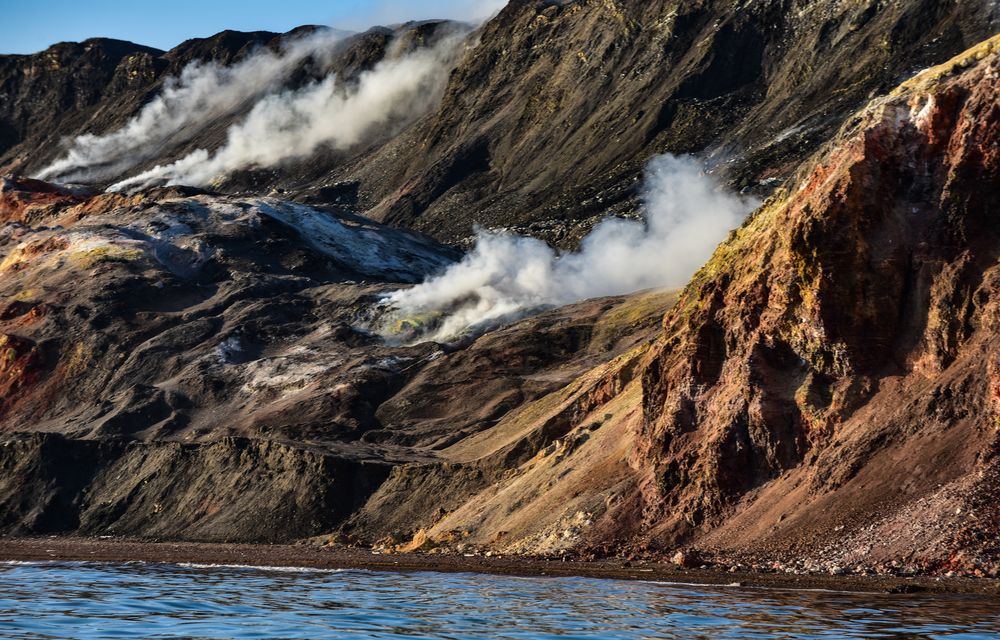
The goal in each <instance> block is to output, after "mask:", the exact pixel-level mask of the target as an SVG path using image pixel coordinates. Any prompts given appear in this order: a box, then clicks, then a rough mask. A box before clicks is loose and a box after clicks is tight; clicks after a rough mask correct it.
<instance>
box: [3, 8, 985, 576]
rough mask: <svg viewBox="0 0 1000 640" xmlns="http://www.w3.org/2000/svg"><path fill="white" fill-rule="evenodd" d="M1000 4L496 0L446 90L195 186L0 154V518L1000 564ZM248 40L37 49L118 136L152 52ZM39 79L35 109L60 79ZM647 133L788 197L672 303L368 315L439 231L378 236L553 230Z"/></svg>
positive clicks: (263, 536)
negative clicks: (310, 153)
mask: <svg viewBox="0 0 1000 640" xmlns="http://www.w3.org/2000/svg"><path fill="white" fill-rule="evenodd" d="M681 5H683V6H681ZM972 5H976V6H975V7H973V6H972ZM442 24H444V23H438V22H433V23H421V24H417V25H412V24H411V25H407V26H404V27H401V28H400V29H398V30H395V31H390V30H375V31H372V32H369V33H367V34H364V35H362V36H358V38H357V39H354V40H350V42H351V43H353V44H351V45H349V46H348V47H347V48H346V49H343V50H341V54H342V55H341V56H340V57H337V58H336V59H337V60H339V62H336V63H335V64H341V65H345V66H344V69H348V68H354V69H362V68H364V67H365V65H369V64H371V63H372V61H374V60H377V59H379V56H381V55H384V47H385V44H386V43H387V42H388V41H389V40H393V39H399V38H411V39H412V42H409V45H408V46H413V47H419V46H423V45H424V44H425V43H424V42H423V36H425V35H429V34H432V33H433V32H435V31H436V30H437V29H438V28H441V25H442ZM994 25H995V16H994V15H992V14H991V13H990V11H983V9H982V7H981V6H980V5H979V3H940V2H923V1H922V0H914V1H911V2H898V3H881V2H874V1H872V2H867V1H866V2H861V3H857V2H851V3H828V2H822V3H821V2H811V1H803V2H794V3H788V2H780V3H779V2H759V3H751V5H748V6H746V7H743V8H742V9H741V10H739V11H737V10H735V9H734V8H733V5H732V3H728V2H714V1H711V0H709V1H706V2H701V3H695V4H693V5H692V4H690V3H680V4H678V3H676V2H672V1H669V2H668V1H667V0H662V1H659V0H658V1H656V2H647V3H638V2H619V1H613V0H602V1H600V2H598V1H597V0H592V1H584V0H577V1H571V2H546V3H537V2H528V1H526V0H515V1H514V2H511V3H510V5H509V6H508V7H507V8H506V9H505V10H504V11H503V12H502V13H501V14H500V15H499V16H498V17H497V18H496V19H495V20H493V21H491V22H490V23H488V24H487V25H486V26H485V27H484V28H483V29H482V30H481V31H480V32H478V33H477V34H476V37H478V38H479V44H478V46H477V47H476V48H474V49H471V50H470V51H467V52H466V56H465V57H464V58H463V59H462V60H461V61H460V62H459V63H458V67H457V69H456V70H455V71H454V72H453V73H452V75H451V79H450V86H449V89H448V91H447V92H446V94H445V96H444V98H443V102H442V104H441V105H440V107H439V108H438V109H436V110H433V111H432V112H431V113H429V114H427V115H426V116H425V117H424V118H422V119H421V120H420V121H418V122H416V123H414V124H413V125H412V126H410V127H409V128H407V129H405V130H404V131H402V132H401V133H399V135H390V134H388V133H387V135H386V137H387V139H386V140H379V141H377V142H375V143H373V144H372V145H371V146H368V147H365V148H364V149H361V148H358V149H354V150H352V151H351V152H350V153H346V154H341V155H337V156H336V158H334V157H333V156H323V157H322V158H319V157H317V158H311V159H310V160H309V161H305V162H299V163H290V164H288V165H283V166H282V167H281V168H280V169H279V170H275V171H271V172H253V171H251V172H247V173H246V175H234V176H230V177H229V179H227V180H226V181H223V182H221V183H220V184H219V188H218V192H208V191H202V190H199V189H194V188H190V187H167V188H156V189H148V190H143V191H138V192H136V193H133V194H119V193H101V192H100V191H99V190H96V189H91V188H89V187H76V186H73V187H70V186H61V185H53V184H48V183H45V182H41V181H38V180H31V179H27V178H23V177H15V176H10V177H8V178H4V180H3V183H2V185H0V224H2V225H3V226H2V228H0V532H2V533H17V534H43V533H44V534H69V533H83V534H96V535H129V536H147V537H156V538H173V539H197V540H248V541H268V542H270V541H289V540H295V539H302V538H308V537H313V536H319V535H321V534H323V535H324V537H323V539H324V540H331V539H332V540H337V541H340V542H343V543H348V544H359V545H365V546H376V547H378V548H381V549H383V550H386V551H396V550H422V551H433V550H447V551H462V552H470V551H483V552H498V553H530V554H542V555H566V554H577V555H582V556H593V555H600V556H609V555H620V556H629V557H631V556H634V555H638V556H643V555H644V556H656V557H659V558H662V559H676V560H675V562H677V563H678V564H679V565H681V566H695V565H698V566H700V563H721V562H726V563H734V564H735V563H739V564H743V565H744V566H752V567H756V568H768V569H771V568H777V569H779V570H790V571H833V572H841V571H847V570H857V571H864V570H874V571H890V572H900V571H931V572H949V571H957V572H962V573H968V574H972V575H994V576H1000V547H998V546H997V542H996V540H997V536H998V535H1000V509H998V507H997V505H998V504H1000V458H998V454H1000V357H998V355H997V354H1000V307H998V304H1000V302H998V301H1000V266H998V264H1000V263H998V260H1000V226H998V225H997V220H996V219H995V218H996V215H997V213H996V212H997V211H1000V93H998V89H997V87H998V86H1000V36H994V37H993V38H992V39H984V38H985V37H986V36H988V35H990V33H991V29H994ZM271 37H272V36H270V35H269V34H251V35H240V34H231V33H230V34H223V35H220V36H218V37H217V38H216V39H213V40H211V41H204V42H194V43H187V44H186V45H183V46H182V47H180V48H179V49H178V50H175V51H174V52H170V53H167V54H161V53H159V52H155V51H147V50H138V49H136V48H135V47H132V46H131V45H125V44H122V43H114V44H113V46H112V44H109V43H107V42H95V43H91V44H87V45H83V46H84V49H85V50H86V51H85V53H79V52H77V53H74V54H72V55H70V54H67V55H69V58H67V59H66V60H67V61H66V62H61V63H60V64H61V65H62V64H69V65H70V66H71V67H72V65H73V64H79V65H81V66H80V67H79V69H77V68H76V67H72V69H75V71H71V72H67V73H78V74H80V77H85V78H92V79H93V82H94V83H96V84H100V83H102V82H103V83H105V84H103V85H101V86H102V87H104V89H102V90H100V91H97V92H96V93H86V95H84V94H81V97H79V100H77V102H75V103H74V105H76V106H73V107H72V108H69V107H67V108H66V109H65V120H59V117H61V116H58V114H56V112H51V113H50V112H42V111H39V112H38V116H37V117H39V118H42V119H43V120H45V119H48V120H46V122H52V123H53V124H54V126H55V129H56V130H58V129H59V127H60V126H63V124H65V126H66V127H68V128H64V129H63V130H62V131H63V133H65V134H70V133H78V132H80V131H82V130H84V128H86V127H92V129H91V130H94V131H97V130H100V129H101V127H110V126H112V124H113V123H112V120H113V119H114V118H126V117H127V115H128V113H130V111H129V109H131V108H132V106H130V105H133V103H132V102H129V100H132V99H133V98H134V100H135V102H134V106H137V105H138V104H141V102H142V101H143V100H144V99H146V98H148V97H149V95H150V94H149V92H151V91H153V90H154V87H155V86H156V83H157V82H162V81H163V78H164V77H165V74H166V73H167V69H168V68H170V69H175V70H176V68H177V67H176V65H180V64H182V61H184V60H190V59H194V58H198V59H224V60H223V62H231V61H232V60H234V59H237V58H238V57H239V56H241V55H246V52H247V51H249V50H250V49H249V48H252V47H253V46H255V45H256V44H261V45H265V46H276V44H275V42H274V41H272V40H270V39H269V38H271ZM976 40H982V41H981V42H980V43H979V44H977V45H975V46H973V47H972V48H970V49H968V50H967V51H965V52H964V53H959V52H960V50H961V49H962V48H963V47H965V46H966V45H969V44H974V42H975V41H976ZM373 42H374V43H375V44H372V43H373ZM378 42H381V43H382V45H378ZM365 43H367V44H365ZM370 46H371V47H374V48H369V47H370ZM380 46H381V47H382V48H381V49H380V48H379V47H380ZM67 47H69V48H67ZM351 47H354V48H353V49H352V48H351ZM64 49H65V50H66V51H70V50H71V49H72V47H71V46H69V45H59V46H57V47H56V48H54V49H53V50H51V51H57V52H59V51H63V50H64ZM51 51H50V53H46V54H39V56H35V57H31V58H30V59H20V58H19V59H17V60H13V61H12V59H4V60H2V61H0V63H2V64H0V70H2V69H5V68H10V66H11V65H14V66H15V67H17V68H18V69H20V70H19V71H18V72H17V73H22V71H23V69H24V68H26V67H25V66H24V65H28V67H31V65H37V64H42V63H43V62H44V61H45V60H48V59H49V58H51V56H52V55H54V54H51ZM73 51H75V50H73ZM378 51H382V53H378ZM365 52H369V53H371V52H375V53H371V55H368V54H367V53H365ZM71 53H72V51H71ZM954 53H959V55H958V57H955V58H952V59H950V60H948V61H946V62H944V63H943V64H939V65H937V66H929V67H928V68H926V69H923V70H921V71H919V73H913V72H915V71H917V70H916V69H913V68H911V67H912V66H913V65H915V64H920V65H924V63H925V62H929V61H934V62H942V61H944V60H947V58H948V57H949V56H951V55H952V54H954ZM60 55H61V54H60ZM46 56H49V57H46ZM87 56H91V57H92V58H93V59H91V57H87ZM116 56H117V57H116ZM136 56H138V57H139V58H143V59H145V58H148V62H149V65H148V66H149V68H150V69H153V70H154V71H155V73H154V72H152V71H151V72H150V73H151V75H150V76H149V78H148V82H147V81H141V82H140V81H138V80H137V82H138V83H139V84H138V85H137V86H136V88H135V89H134V93H129V94H128V95H129V96H133V98H128V99H125V98H122V104H124V105H126V106H125V107H124V108H123V109H122V110H121V112H120V113H118V112H115V111H114V110H113V109H112V108H111V107H110V106H109V104H108V103H105V102H104V101H103V100H104V99H103V98H100V97H97V96H98V94H101V92H102V91H103V92H104V95H106V96H113V95H118V96H119V97H122V96H125V95H126V94H120V93H119V94H116V93H115V92H114V91H113V90H112V89H110V88H108V87H110V86H111V85H109V84H107V83H111V84H114V81H113V78H114V77H115V75H116V74H118V73H119V71H120V70H121V65H122V64H125V63H124V62H123V61H124V60H127V59H128V60H131V59H133V58H134V59H135V60H138V59H139V58H136ZM227 56H228V57H227ZM57 57H58V56H57ZM60 59H62V58H60ZM831 60H833V63H830V61H831ZM73 61H76V62H73ZM129 64H132V63H129ZM136 64H138V63H136ZM2 65H7V67H3V66H2ZM163 65H167V66H166V67H164V68H163V69H160V66H163ZM169 65H175V66H173V67H170V66H169ZM352 65H354V66H352ZM32 68H34V67H32ZM157 69H158V70H157ZM299 71H300V72H302V73H305V74H306V76H305V77H300V78H299V80H300V81H308V79H309V78H313V76H312V75H309V74H310V73H312V72H310V71H308V70H305V71H303V70H301V69H300V70H299ZM313 71H315V70H313ZM38 73H39V74H42V75H41V76H39V78H36V79H35V80H33V81H32V82H37V83H38V84H31V87H33V88H31V89H30V91H29V90H27V89H25V90H23V91H22V90H21V89H18V91H20V93H18V95H19V96H22V97H21V98H18V100H20V101H21V104H22V106H24V105H29V106H28V107H24V108H25V109H27V110H26V111H24V112H25V113H28V112H30V108H29V107H30V100H31V99H32V98H31V96H34V95H35V93H36V92H38V95H42V94H46V95H47V93H46V92H49V91H51V92H56V93H58V92H61V91H63V88H64V86H63V85H64V83H65V82H67V80H66V77H64V70H63V67H62V66H60V68H59V69H57V70H53V74H52V76H51V77H48V79H46V76H45V75H44V73H43V72H42V71H38ZM348 73H349V72H348ZM126 75H129V74H126ZM129 77H131V76H129ZM139 85H141V86H139ZM4 86H7V85H4ZM18 86H21V85H18ZM24 86H28V85H24ZM115 86H117V85H115ZM4 90H5V91H7V89H4ZM143 96H145V98H144V97H143ZM15 102H17V100H15ZM8 103H9V101H8V102H4V103H0V104H2V105H7V106H9V104H8ZM7 106H4V107H3V108H7ZM19 108H20V107H19ZM15 111H16V110H15ZM9 113H14V111H10V112H9ZM18 113H20V112H18ZM101 113H104V114H107V117H108V120H107V121H103V120H101V118H103V117H104V116H99V114H101ZM46 114H47V115H46ZM10 117H11V116H9V114H8V112H3V114H0V118H7V120H0V122H4V123H8V122H15V121H16V122H15V124H16V126H13V125H10V126H8V124H4V125H3V126H5V127H7V129H3V130H0V138H2V136H3V135H7V134H4V133H3V131H8V132H9V131H13V133H12V134H10V135H8V138H7V139H8V140H14V142H13V143H11V145H13V146H8V147H7V149H8V152H7V153H8V155H7V156H4V157H5V158H6V159H8V160H9V159H11V158H14V157H15V156H16V157H17V158H21V160H18V161H19V162H21V163H22V166H29V165H32V163H35V162H36V159H35V156H31V157H29V156H28V155H25V154H26V153H27V151H28V150H30V147H31V145H34V144H38V143H39V141H45V140H48V139H49V138H47V137H45V136H52V135H55V134H54V133H53V132H52V131H48V132H45V133H39V132H38V131H36V129H37V123H35V124H31V123H29V122H27V121H23V122H22V121H21V120H17V119H16V118H14V120H10ZM84 121H86V122H87V123H89V124H87V125H84V124H83V123H84ZM118 122H120V120H119V121H118ZM60 123H62V124H60ZM66 123H69V124H66ZM219 126H220V127H222V128H216V129H214V130H213V132H214V133H213V132H208V133H206V137H204V138H203V139H202V140H200V141H201V142H203V141H204V140H212V139H213V138H212V135H216V136H217V137H216V138H215V139H216V140H218V139H219V136H222V135H223V131H224V126H225V122H224V121H223V122H221V124H220V125H219ZM392 133H396V132H392ZM11 136H13V137H11ZM0 142H2V140H0ZM666 150H673V151H697V150H701V151H705V153H706V156H707V157H709V158H710V159H711V158H714V159H715V160H719V159H720V158H722V157H725V158H726V159H727V163H726V164H727V166H728V167H729V168H728V169H727V171H729V175H730V177H731V178H732V180H734V181H735V182H736V183H738V184H740V185H741V186H746V187H749V188H751V189H754V188H757V187H762V186H766V187H767V189H766V190H767V191H773V193H771V195H770V197H769V199H768V200H767V201H766V202H765V203H764V204H763V205H762V206H761V207H760V208H759V209H758V210H757V211H756V212H755V213H754V214H753V215H752V216H751V217H750V218H749V219H748V220H747V221H746V222H745V224H743V225H742V226H741V227H740V228H739V229H736V230H735V231H733V232H732V233H731V234H730V236H729V238H728V239H727V240H726V241H725V242H723V243H722V245H721V246H720V247H719V248H718V250H717V251H716V253H715V254H714V256H713V257H712V258H711V260H710V261H709V262H708V263H707V264H706V265H705V266H704V267H703V268H702V269H701V270H700V271H699V272H698V273H697V274H695V276H694V278H693V279H692V280H691V282H690V284H688V286H687V287H686V288H685V289H684V290H683V291H682V292H668V291H646V292H639V293H636V294H633V295H630V296H621V297H614V298H602V299H596V300H590V301H585V302H581V303H577V304H574V305H569V306H566V307H562V308H557V309H549V310H547V311H545V312H544V313H539V314H537V315H534V316H532V317H528V318H525V319H522V320H520V321H518V322H513V323H510V324H508V325H507V326H502V327H500V328H498V329H496V330H494V331H491V332H489V333H486V334H485V335H478V336H465V337H464V338H463V339H461V340H457V341H454V342H451V343H440V344H439V343H433V342H424V343H419V344H408V343H406V334H405V331H397V332H396V333H395V334H393V335H392V336H391V337H390V338H389V339H386V336H384V335H381V334H380V332H383V333H384V332H385V329H386V328H385V326H384V324H382V323H384V322H386V318H387V317H392V316H391V313H390V312H389V311H388V310H387V309H386V308H385V306H384V304H383V303H382V300H383V298H384V296H385V295H386V294H387V293H388V292H390V291H393V290H396V289H399V288H401V287H406V286H409V285H410V284H413V283H415V282H419V281H420V280H422V279H423V278H424V277H426V276H427V275H429V274H432V273H436V272H439V271H440V270H441V269H443V268H444V267H446V266H447V265H449V264H451V263H452V262H453V261H455V260H456V259H458V258H459V257H460V255H461V254H460V252H459V251H457V250H456V249H455V248H453V247H450V246H447V245H444V244H440V243H439V242H438V241H437V240H434V239H431V238H430V237H428V236H425V235H421V234H420V233H419V232H418V231H413V230H403V229H400V228H399V227H400V226H415V227H418V228H419V229H423V230H426V231H431V232H433V233H434V234H435V235H437V236H439V239H440V238H447V239H457V238H461V237H463V235H464V234H465V233H466V232H467V231H468V229H469V228H470V225H471V224H472V223H473V222H475V221H479V222H486V223H489V224H493V223H497V224H500V223H502V224H503V225H504V226H517V225H525V228H530V230H531V231H532V233H536V235H541V236H546V237H551V238H553V239H558V240H559V241H560V242H564V243H565V244H572V242H573V237H574V234H576V233H577V231H579V229H582V228H585V227H586V226H587V225H586V224H584V222H585V219H586V218H587V216H593V215H597V214H601V213H605V212H607V211H612V212H619V213H624V212H630V211H632V208H633V204H632V203H631V198H632V196H633V195H634V191H635V187H634V183H635V180H634V178H635V176H636V175H637V172H638V171H639V170H640V169H641V167H642V165H643V163H644V162H645V161H646V159H647V158H648V156H649V155H650V154H652V153H658V152H661V151H666ZM183 151H184V149H183V145H182V146H181V147H179V148H177V149H172V150H170V151H169V152H168V153H167V154H166V156H165V157H166V158H167V159H169V158H172V157H176V156H175V155H174V154H177V153H181V152H183ZM45 153H48V150H42V151H40V152H39V155H38V156H37V158H38V160H37V162H38V163H41V162H42V160H43V158H44V154H45ZM11 154H13V155H11ZM320 155H322V154H320ZM334 155H336V154H334ZM48 159H51V158H48ZM771 178H774V179H775V180H773V182H768V183H767V184H766V185H761V181H766V180H770V179H771ZM785 178H787V179H785ZM778 184H780V187H778V186H777V185H778ZM755 185H756V186H755ZM272 188H278V189H288V190H287V191H286V192H284V193H282V192H281V191H271V189H272ZM262 192H267V193H268V195H262ZM277 196H281V197H280V198H279V197H277ZM305 201H308V202H310V203H311V204H303V202H305ZM333 203H337V204H333ZM581 203H582V204H581ZM360 210H366V211H368V212H369V213H372V214H373V215H376V216H378V217H379V218H380V219H381V220H382V223H380V222H376V221H374V220H373V219H370V218H366V217H362V216H360V215H358V212H359V211H360ZM457 212H463V215H459V214H458V213H457ZM466 212H468V215H465V213H466ZM574 216H575V218H574ZM555 218H558V219H560V220H561V221H560V222H559V223H558V224H557V225H555V226H547V224H548V223H547V222H545V221H546V220H549V219H555ZM571 218H572V219H571ZM581 221H583V222H581ZM384 222H390V223H392V225H385V224H383V223H384ZM577 223H580V224H579V225H577ZM531 225H535V226H531ZM574 225H576V226H574ZM578 227H579V228H578ZM574 229H576V230H574ZM550 232H551V233H550ZM665 259H666V258H665ZM407 322H419V319H412V318H411V319H406V318H404V319H403V320H402V321H401V323H400V324H401V325H406V323H407ZM401 328H402V329H405V326H401Z"/></svg>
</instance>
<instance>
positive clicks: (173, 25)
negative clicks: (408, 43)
mask: <svg viewBox="0 0 1000 640" xmlns="http://www.w3.org/2000/svg"><path fill="white" fill-rule="evenodd" d="M504 4H505V0H0V53H33V52H35V51H41V50H42V49H45V48H46V47H48V46H49V45H51V44H53V43H56V42H63V41H66V40H72V41H79V40H85V39H87V38H92V37H97V36H102V37H107V38H119V39H122V40H131V41H132V42H138V43H140V44H145V45H149V46H152V47H158V48H160V49H169V48H171V47H173V46H176V45H178V44H180V43H181V42H183V41H184V40H186V39H188V38H198V37H204V36H210V35H212V34H213V33H218V32H219V31H222V30H223V29H237V30H240V31H256V30H266V31H287V30H289V29H291V28H293V27H297V26H299V25H302V24H326V25H332V26H336V27H341V28H344V29H353V30H360V29H364V28H367V27H369V26H371V25H373V24H387V23H392V22H401V21H404V20H410V19H420V18H454V19H459V20H472V19H475V18H481V17H486V16H488V15H490V14H492V13H493V12H494V11H496V10H497V9H499V8H500V7H501V6H503V5H504Z"/></svg>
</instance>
